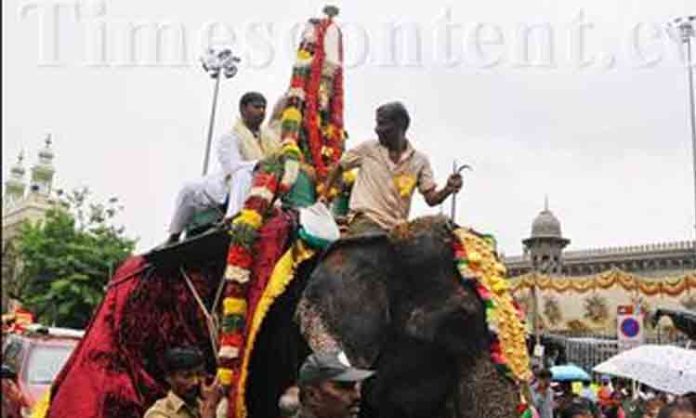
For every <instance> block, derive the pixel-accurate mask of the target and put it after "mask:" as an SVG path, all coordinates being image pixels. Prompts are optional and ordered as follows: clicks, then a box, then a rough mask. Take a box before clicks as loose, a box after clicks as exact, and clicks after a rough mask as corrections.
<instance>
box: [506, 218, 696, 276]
mask: <svg viewBox="0 0 696 418" xmlns="http://www.w3.org/2000/svg"><path fill="white" fill-rule="evenodd" d="M522 243H523V244H524V248H525V249H524V253H523V254H522V255H520V256H513V257H505V258H504V262H505V265H506V267H507V270H508V276H509V277H517V276H523V275H525V274H528V273H531V272H533V271H537V272H539V273H542V274H552V275H562V276H567V277H573V276H587V275H592V274H598V273H602V272H605V271H607V270H611V269H618V270H621V271H624V272H628V273H632V274H636V275H638V276H645V277H663V276H668V275H679V274H681V273H686V272H689V271H693V270H696V241H675V242H666V243H652V244H642V245H635V246H629V247H614V248H611V247H610V248H592V249H587V250H574V251H563V249H564V248H565V246H566V245H568V243H570V240H569V239H567V238H564V237H563V236H562V233H561V223H560V222H559V220H558V219H557V218H556V216H554V214H553V213H552V212H551V211H550V210H549V209H548V207H546V208H544V210H543V211H542V212H541V213H539V215H538V216H537V217H536V218H535V219H534V221H533V222H532V231H531V235H530V237H529V238H526V239H524V240H523V241H522Z"/></svg>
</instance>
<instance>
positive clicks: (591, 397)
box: [580, 380, 597, 403]
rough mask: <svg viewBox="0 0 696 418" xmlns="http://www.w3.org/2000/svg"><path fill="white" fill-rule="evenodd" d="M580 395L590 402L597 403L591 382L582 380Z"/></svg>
mask: <svg viewBox="0 0 696 418" xmlns="http://www.w3.org/2000/svg"><path fill="white" fill-rule="evenodd" d="M580 397H581V398H584V399H587V400H588V401H590V402H592V403H597V395H596V394H595V393H594V391H593V390H592V382H591V381H589V380H588V381H586V382H582V391H581V392H580Z"/></svg>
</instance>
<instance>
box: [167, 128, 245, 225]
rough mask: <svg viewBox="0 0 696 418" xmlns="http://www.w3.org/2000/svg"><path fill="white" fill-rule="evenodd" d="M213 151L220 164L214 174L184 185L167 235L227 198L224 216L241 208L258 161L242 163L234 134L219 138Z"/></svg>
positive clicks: (237, 139) (230, 214)
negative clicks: (197, 213) (196, 214)
mask: <svg viewBox="0 0 696 418" xmlns="http://www.w3.org/2000/svg"><path fill="white" fill-rule="evenodd" d="M215 152H216V154H217V160H218V163H219V165H220V167H219V168H218V170H217V171H216V172H214V173H211V174H208V175H206V176H204V177H202V178H200V179H198V180H194V181H191V182H188V183H186V184H184V187H182V189H181V191H180V192H179V195H178V196H177V199H176V207H175V209H174V217H173V219H172V222H171V225H170V227H169V233H170V234H178V233H181V232H182V231H183V230H184V227H185V226H186V225H187V224H188V223H189V222H190V220H191V218H192V217H193V215H194V213H196V212H198V211H202V210H205V209H209V208H211V207H215V206H219V205H222V204H223V203H224V202H225V198H227V197H228V196H229V202H228V205H227V213H226V214H225V216H226V217H229V216H232V215H234V214H235V213H237V212H238V211H239V210H240V209H241V208H242V207H243V206H244V201H245V200H246V197H247V195H248V194H249V190H250V188H251V181H252V178H253V170H254V167H255V166H256V163H257V162H258V160H252V161H244V160H243V158H242V155H241V154H240V152H239V138H237V135H236V134H235V133H234V132H229V133H226V134H224V135H222V136H220V138H218V140H217V143H216V147H215Z"/></svg>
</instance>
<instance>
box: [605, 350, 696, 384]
mask: <svg viewBox="0 0 696 418" xmlns="http://www.w3.org/2000/svg"><path fill="white" fill-rule="evenodd" d="M593 370H594V371H595V372H596V373H603V374H609V375H612V376H619V377H624V378H627V379H633V380H636V381H638V382H641V383H644V384H646V385H648V386H651V387H653V388H655V389H659V390H662V391H665V392H669V393H673V394H675V395H683V394H685V393H688V392H696V351H695V350H689V349H686V348H680V347H675V346H671V345H641V346H638V347H636V348H633V349H631V350H628V351H624V352H623V353H619V354H617V355H615V356H614V357H612V358H610V359H609V360H607V361H605V362H604V363H601V364H599V365H597V366H596V367H595V368H594V369H593Z"/></svg>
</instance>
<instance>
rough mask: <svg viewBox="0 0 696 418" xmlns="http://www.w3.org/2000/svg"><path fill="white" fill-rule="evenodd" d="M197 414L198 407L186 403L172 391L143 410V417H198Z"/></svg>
mask: <svg viewBox="0 0 696 418" xmlns="http://www.w3.org/2000/svg"><path fill="white" fill-rule="evenodd" d="M199 416H200V414H199V413H198V408H192V407H191V406H189V405H187V404H186V402H184V400H183V399H181V398H180V397H178V396H176V395H175V394H174V392H172V391H169V393H167V396H166V397H164V398H162V399H160V400H158V401H157V402H155V404H154V405H152V406H151V407H150V409H148V410H147V412H145V418H198V417H199Z"/></svg>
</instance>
